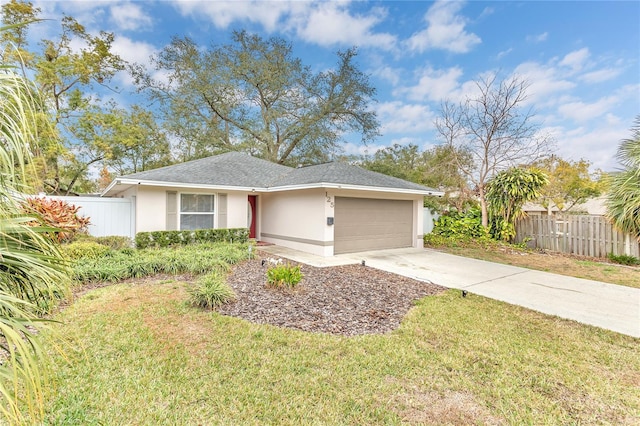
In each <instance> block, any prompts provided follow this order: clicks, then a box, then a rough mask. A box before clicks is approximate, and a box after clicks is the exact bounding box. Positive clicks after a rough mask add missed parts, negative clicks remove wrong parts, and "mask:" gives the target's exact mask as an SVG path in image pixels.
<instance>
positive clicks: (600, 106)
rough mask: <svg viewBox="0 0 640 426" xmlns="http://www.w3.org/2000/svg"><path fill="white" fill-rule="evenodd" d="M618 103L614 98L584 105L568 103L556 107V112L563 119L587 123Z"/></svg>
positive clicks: (583, 103) (581, 103) (608, 97)
mask: <svg viewBox="0 0 640 426" xmlns="http://www.w3.org/2000/svg"><path fill="white" fill-rule="evenodd" d="M617 103H618V98H617V97H615V96H607V97H604V98H601V99H598V100H597V101H596V102H591V103H586V102H582V101H576V102H568V103H565V104H562V105H560V106H559V107H558V112H559V113H560V114H561V115H562V116H563V117H564V118H568V119H571V120H574V121H576V122H579V123H580V122H589V121H591V120H593V119H595V118H601V117H602V116H604V115H605V113H606V112H607V111H609V110H610V109H611V107H612V106H614V105H615V104H617Z"/></svg>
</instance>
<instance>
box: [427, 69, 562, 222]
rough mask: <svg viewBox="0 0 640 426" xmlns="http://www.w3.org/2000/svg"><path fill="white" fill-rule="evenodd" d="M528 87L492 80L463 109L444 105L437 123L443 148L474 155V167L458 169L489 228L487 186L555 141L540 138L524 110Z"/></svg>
mask: <svg viewBox="0 0 640 426" xmlns="http://www.w3.org/2000/svg"><path fill="white" fill-rule="evenodd" d="M527 88H528V84H527V82H526V81H524V80H521V79H520V78H518V77H511V78H508V79H506V80H498V75H497V74H493V75H490V76H488V77H484V78H481V79H479V80H477V81H476V82H475V89H476V90H475V94H473V95H468V96H466V98H465V99H464V100H463V101H461V102H458V103H455V102H451V101H445V102H443V104H442V108H441V114H440V117H438V118H437V119H436V120H435V125H436V128H437V130H438V132H439V134H440V136H441V137H442V138H443V140H444V143H446V144H448V145H449V146H451V147H452V148H454V150H453V152H454V153H464V155H471V157H472V162H471V163H470V164H465V163H464V162H463V161H460V157H459V154H457V156H456V163H457V166H458V168H459V170H460V171H462V173H464V175H465V176H466V178H467V179H468V180H469V182H470V183H471V184H472V185H473V186H474V187H475V190H476V191H477V195H478V198H479V201H480V207H481V210H482V225H483V226H485V227H486V226H488V223H489V220H488V210H487V200H486V191H487V188H486V186H487V182H488V181H489V180H490V179H491V178H492V177H493V176H495V175H496V174H497V173H498V172H500V171H502V170H506V169H508V168H509V167H513V166H517V165H520V164H529V163H530V162H532V161H535V160H537V159H538V158H541V157H543V156H545V155H547V153H548V148H549V146H550V139H549V138H548V137H546V136H544V135H541V134H540V133H539V127H538V125H537V124H536V123H535V122H534V116H533V114H532V112H531V111H530V110H528V109H526V108H525V103H526V100H527Z"/></svg>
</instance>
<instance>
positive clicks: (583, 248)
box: [516, 214, 640, 257]
mask: <svg viewBox="0 0 640 426" xmlns="http://www.w3.org/2000/svg"><path fill="white" fill-rule="evenodd" d="M526 238H530V239H531V245H532V246H534V247H537V248H541V249H546V250H551V251H559V252H563V253H573V254H578V255H582V256H591V257H606V256H607V255H608V254H609V253H613V254H615V255H621V254H626V255H630V256H634V257H640V243H639V242H638V240H637V239H635V238H634V237H632V236H631V235H629V234H624V233H622V232H620V231H618V230H617V229H615V228H614V227H613V224H611V222H609V221H608V220H607V218H605V217H604V216H599V215H567V214H558V215H555V216H553V215H551V216H547V215H529V216H528V217H526V218H523V219H520V220H519V221H518V222H517V223H516V242H517V243H520V242H522V241H524V240H525V239H526Z"/></svg>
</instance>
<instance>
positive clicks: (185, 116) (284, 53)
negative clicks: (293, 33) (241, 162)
mask: <svg viewBox="0 0 640 426" xmlns="http://www.w3.org/2000/svg"><path fill="white" fill-rule="evenodd" d="M337 59H338V63H337V65H336V66H335V67H334V68H331V69H329V70H325V71H321V72H313V71H312V70H311V69H310V68H309V67H308V66H305V65H303V63H302V61H301V60H300V59H299V58H296V57H295V56H294V54H293V47H292V45H291V44H290V43H289V42H287V41H285V40H283V39H281V38H277V37H272V38H269V39H266V40H265V39H262V38H261V37H259V36H257V35H251V34H248V33H246V32H244V31H243V32H234V33H233V42H232V43H231V44H227V45H214V46H211V47H210V48H209V49H207V50H204V49H202V48H201V47H200V46H198V45H196V43H195V42H194V41H193V40H191V39H189V38H188V37H183V38H174V39H173V40H172V42H171V44H169V45H168V46H167V47H166V48H165V49H164V50H163V51H162V52H160V53H159V54H158V55H157V56H156V57H155V58H154V60H153V62H154V67H155V72H158V71H161V72H162V73H163V75H166V76H167V78H166V79H154V78H152V77H151V75H152V73H150V72H149V71H147V70H144V69H141V68H138V69H137V72H136V74H137V81H138V84H139V86H140V88H141V89H143V90H147V91H148V93H149V94H150V95H151V97H152V98H153V99H155V100H157V101H159V102H160V103H161V105H162V109H161V110H162V111H163V112H164V117H163V120H164V122H165V124H166V126H167V128H168V129H170V130H171V131H172V132H173V133H174V135H175V137H176V138H177V139H178V141H179V144H178V146H179V147H180V148H183V152H182V157H183V158H182V159H183V160H186V159H191V158H196V157H201V156H205V155H210V154H212V153H216V152H222V151H230V150H242V151H247V152H250V153H251V154H253V155H256V156H259V157H262V158H264V159H266V160H270V161H273V162H278V163H287V164H297V163H315V162H321V161H327V160H328V159H330V158H331V157H333V156H335V155H336V154H337V153H339V152H340V151H341V143H342V141H343V138H344V136H345V135H346V134H351V133H358V134H360V137H361V140H362V141H364V142H365V143H366V142H367V141H370V140H372V139H373V138H374V137H376V136H377V135H378V127H379V125H378V121H377V119H376V114H375V112H373V111H372V110H371V109H370V104H371V102H372V101H373V100H374V95H375V89H374V88H373V87H372V86H371V85H370V84H369V80H368V77H367V76H366V75H365V74H364V73H363V72H362V71H360V70H359V69H358V67H357V65H356V63H355V59H356V51H355V50H354V49H350V50H346V51H343V52H338V54H337Z"/></svg>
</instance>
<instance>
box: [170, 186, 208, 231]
mask: <svg viewBox="0 0 640 426" xmlns="http://www.w3.org/2000/svg"><path fill="white" fill-rule="evenodd" d="M183 195H210V196H212V197H213V203H212V204H213V211H212V212H183V211H182V196H183ZM177 201H178V206H177V207H178V208H177V210H178V211H177V213H178V214H177V216H178V229H179V230H181V231H183V229H182V215H183V214H184V215H187V214H188V215H203V216H204V215H206V216H213V220H212V224H213V228H210V229H216V228H217V227H218V214H217V211H218V194H217V193H215V192H195V191H193V192H191V191H190V192H178V200H177ZM208 229H209V228H208Z"/></svg>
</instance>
